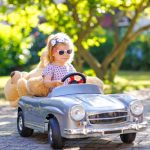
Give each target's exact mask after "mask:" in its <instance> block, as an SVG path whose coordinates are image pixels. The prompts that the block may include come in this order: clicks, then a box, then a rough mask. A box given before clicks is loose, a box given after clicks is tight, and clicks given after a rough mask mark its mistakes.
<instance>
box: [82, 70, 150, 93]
mask: <svg viewBox="0 0 150 150" xmlns="http://www.w3.org/2000/svg"><path fill="white" fill-rule="evenodd" d="M84 73H85V74H86V75H88V76H95V72H94V71H93V70H92V69H88V70H85V71H84ZM103 82H104V84H105V85H104V91H105V93H122V92H126V91H131V90H139V89H144V88H150V72H144V71H141V72H139V71H119V72H118V74H117V75H116V77H115V80H114V83H109V82H108V81H103Z"/></svg>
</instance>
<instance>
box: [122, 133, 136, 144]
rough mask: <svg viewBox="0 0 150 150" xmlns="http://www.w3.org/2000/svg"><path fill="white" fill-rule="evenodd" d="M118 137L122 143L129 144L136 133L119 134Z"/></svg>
mask: <svg viewBox="0 0 150 150" xmlns="http://www.w3.org/2000/svg"><path fill="white" fill-rule="evenodd" d="M120 138H121V140H122V142H123V143H126V144H131V143H132V142H133V141H134V140H135V138H136V133H127V134H120Z"/></svg>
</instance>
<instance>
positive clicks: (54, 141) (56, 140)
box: [48, 118, 64, 149]
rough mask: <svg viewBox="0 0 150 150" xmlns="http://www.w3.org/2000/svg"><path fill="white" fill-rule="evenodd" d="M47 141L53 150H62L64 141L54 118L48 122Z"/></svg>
mask: <svg viewBox="0 0 150 150" xmlns="http://www.w3.org/2000/svg"><path fill="white" fill-rule="evenodd" d="M48 141H49V144H50V145H51V146H52V147H53V148H55V149H62V148H63V147H64V139H63V138H62V137H61V132H60V127H59V123H58V121H57V119H56V118H51V119H50V120H49V126H48Z"/></svg>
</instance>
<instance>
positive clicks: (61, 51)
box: [58, 49, 72, 55]
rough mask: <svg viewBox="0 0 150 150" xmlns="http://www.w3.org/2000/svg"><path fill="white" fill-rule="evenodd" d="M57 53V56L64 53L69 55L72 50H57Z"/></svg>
mask: <svg viewBox="0 0 150 150" xmlns="http://www.w3.org/2000/svg"><path fill="white" fill-rule="evenodd" d="M58 53H59V55H64V54H65V53H67V54H71V53H72V50H71V49H68V50H59V51H58Z"/></svg>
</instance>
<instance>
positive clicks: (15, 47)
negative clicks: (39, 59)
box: [0, 24, 30, 76]
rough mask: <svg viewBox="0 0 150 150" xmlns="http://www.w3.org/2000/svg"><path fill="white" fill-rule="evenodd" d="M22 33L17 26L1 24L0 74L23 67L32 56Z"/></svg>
mask: <svg viewBox="0 0 150 150" xmlns="http://www.w3.org/2000/svg"><path fill="white" fill-rule="evenodd" d="M28 42H29V41H28V40H24V39H23V35H22V33H21V32H20V31H19V30H18V29H17V28H15V27H11V26H9V25H3V24H0V56H1V59H0V68H1V71H0V76H2V75H8V74H9V73H10V72H11V71H12V70H15V69H20V68H21V67H23V66H24V65H25V64H26V62H27V60H28V58H29V57H30V53H29V51H28V50H27V49H26V45H27V43H28Z"/></svg>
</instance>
